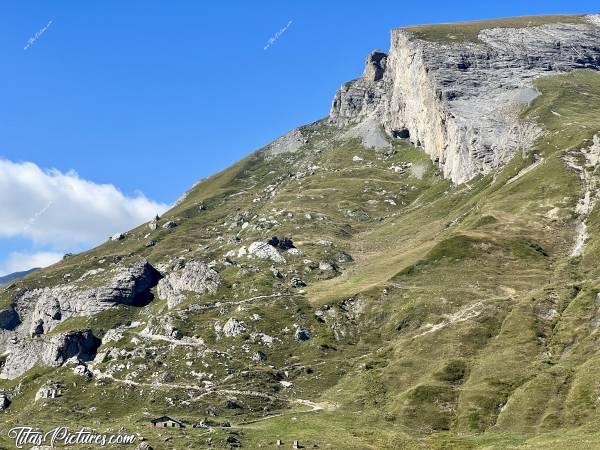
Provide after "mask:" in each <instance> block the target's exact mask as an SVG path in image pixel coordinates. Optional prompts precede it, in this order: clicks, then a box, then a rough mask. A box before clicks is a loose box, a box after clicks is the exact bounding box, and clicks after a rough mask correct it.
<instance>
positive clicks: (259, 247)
mask: <svg viewBox="0 0 600 450" xmlns="http://www.w3.org/2000/svg"><path fill="white" fill-rule="evenodd" d="M248 255H249V256H250V257H255V258H258V259H270V260H271V261H273V262H275V263H279V264H282V263H285V258H284V257H283V256H281V255H280V254H279V252H278V251H277V249H276V248H275V247H273V246H272V245H269V244H267V243H265V242H253V243H252V244H250V246H249V247H248Z"/></svg>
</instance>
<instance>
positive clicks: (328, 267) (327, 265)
mask: <svg viewBox="0 0 600 450" xmlns="http://www.w3.org/2000/svg"><path fill="white" fill-rule="evenodd" d="M319 270H322V271H324V272H335V271H336V270H337V267H336V266H335V264H334V263H332V262H330V261H320V262H319Z"/></svg>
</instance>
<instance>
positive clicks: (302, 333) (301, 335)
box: [294, 327, 312, 342]
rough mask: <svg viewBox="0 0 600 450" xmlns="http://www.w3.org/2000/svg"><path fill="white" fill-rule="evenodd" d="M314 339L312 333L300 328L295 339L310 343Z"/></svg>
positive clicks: (295, 334) (297, 329)
mask: <svg viewBox="0 0 600 450" xmlns="http://www.w3.org/2000/svg"><path fill="white" fill-rule="evenodd" d="M311 337H312V333H311V332H310V330H308V329H307V328H303V327H298V328H296V333H294V339H296V340H297V341H298V342H304V341H308V340H309V339H310V338H311Z"/></svg>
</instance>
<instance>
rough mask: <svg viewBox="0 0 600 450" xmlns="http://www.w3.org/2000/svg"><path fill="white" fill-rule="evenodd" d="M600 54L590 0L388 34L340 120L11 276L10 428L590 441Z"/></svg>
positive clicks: (598, 418)
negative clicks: (141, 219) (94, 244)
mask: <svg viewBox="0 0 600 450" xmlns="http://www.w3.org/2000/svg"><path fill="white" fill-rule="evenodd" d="M599 68H600V16H596V15H591V16H590V15H588V16H544V17H527V18H514V19H502V20H498V21H486V22H469V23H465V24H445V25H424V26H416V27H409V28H403V29H398V30H393V31H392V35H391V46H390V50H389V52H388V53H384V52H381V51H375V52H373V53H371V54H370V55H369V56H368V58H367V61H366V66H365V70H364V73H363V74H362V76H361V77H360V78H358V79H355V80H353V81H350V82H348V83H345V84H344V85H342V87H341V88H340V89H339V90H338V92H337V93H336V95H335V97H334V100H333V104H332V108H331V113H330V115H329V116H328V117H327V118H324V119H322V120H319V121H316V122H314V123H312V124H308V125H305V126H301V127H299V128H297V129H295V130H292V131H291V132H290V133H288V134H286V135H285V136H282V137H281V138H279V139H277V140H276V141H275V142H273V143H272V144H270V145H268V146H266V147H265V148H263V149H260V150H258V151H256V152H254V153H252V154H251V155H249V156H248V157H246V158H245V159H243V160H242V161H240V162H238V163H237V164H235V165H234V166H232V167H230V168H228V169H226V170H225V171H223V172H221V173H219V174H216V175H214V176H212V177H210V178H207V179H205V180H202V181H201V182H199V183H198V184H196V185H195V186H194V187H193V188H192V189H191V190H190V191H189V192H187V193H186V194H185V195H184V196H183V197H182V199H181V200H180V201H179V202H178V204H177V205H176V206H175V207H174V208H173V209H172V210H170V211H168V212H167V213H166V214H165V215H164V216H163V217H161V218H157V219H156V220H153V221H151V222H149V223H145V224H142V225H140V226H139V227H137V228H135V229H133V230H130V231H127V232H124V233H122V234H118V235H115V236H113V238H111V240H109V241H108V242H106V243H104V244H103V245H101V246H99V247H98V248H95V249H93V250H90V251H88V252H85V253H81V254H78V255H73V256H69V257H67V258H65V259H64V260H63V261H62V262H61V263H59V264H56V265H54V266H52V267H50V268H47V269H44V270H41V271H39V272H36V273H34V274H32V275H30V276H29V277H27V278H25V279H21V280H19V281H17V282H15V283H13V284H11V285H10V286H8V287H4V288H3V289H0V354H2V355H3V356H2V368H1V372H0V376H1V377H2V380H0V389H2V391H3V395H0V405H1V407H2V408H3V409H4V413H3V422H4V425H5V427H6V429H10V428H11V427H12V426H16V425H17V424H21V425H22V424H27V425H31V426H35V427H39V428H40V429H42V430H49V429H52V428H54V427H56V426H63V425H68V426H69V427H70V428H71V429H72V430H75V431H76V430H79V428H80V427H83V426H86V427H91V428H93V429H95V430H96V431H97V432H100V433H109V434H113V433H115V430H122V432H123V433H139V434H140V435H142V436H143V437H144V438H145V441H144V442H142V443H140V442H139V440H138V442H137V443H139V446H138V448H139V449H143V448H146V449H147V448H155V449H166V448H169V449H171V448H177V449H184V448H207V447H211V448H233V447H236V446H238V444H239V445H242V446H243V447H244V448H252V449H254V448H268V447H272V446H275V444H276V441H277V440H281V441H282V442H283V445H284V446H285V447H287V448H289V447H290V446H291V445H292V442H293V441H294V440H298V441H299V443H300V445H302V446H304V447H305V448H316V447H314V446H318V447H319V448H340V449H342V448H343V449H364V448H377V449H385V448H389V449H399V448H406V449H442V448H465V449H467V448H469V449H470V448H486V449H506V448H561V449H562V448H565V449H566V448H573V449H576V448H577V449H578V448H596V447H600V433H599V432H598V431H597V429H598V426H597V425H598V423H599V422H600V407H599V403H598V402H599V400H598V399H599V398H600V391H599V389H600V388H599V386H600V370H597V368H598V366H600V350H599V348H600V347H599V345H598V342H599V341H598V340H599V339H600V334H599V333H598V326H599V324H600V295H599V294H600V268H599V266H598V264H597V261H598V259H599V257H600V239H599V237H600V215H599V213H598V209H597V208H596V207H595V206H596V203H597V200H598V196H599V192H598V187H599V182H598V180H599V179H600V178H599V174H598V173H597V172H598V164H599V161H600V113H598V104H599V101H600V74H599V73H598V69H599ZM597 365H598V366H597ZM162 416H168V417H171V418H174V419H177V420H179V421H181V422H182V423H183V424H186V425H187V426H186V427H185V428H178V427H177V428H169V429H164V428H156V427H151V426H149V425H150V423H151V422H150V421H151V420H153V419H156V418H161V417H162ZM173 424H176V422H173ZM193 424H196V425H198V426H199V427H200V428H193V427H192V426H191V425H193ZM0 441H1V442H2V444H1V445H3V446H7V447H9V448H12V447H13V446H14V442H13V441H11V439H9V438H8V437H7V436H6V434H5V433H2V435H0Z"/></svg>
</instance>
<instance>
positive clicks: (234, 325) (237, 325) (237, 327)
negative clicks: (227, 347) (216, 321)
mask: <svg viewBox="0 0 600 450" xmlns="http://www.w3.org/2000/svg"><path fill="white" fill-rule="evenodd" d="M244 331H246V324H245V323H244V322H242V321H240V320H237V319H236V318H234V317H231V318H230V319H229V320H228V321H227V322H225V325H223V334H224V335H225V336H227V337H235V336H239V335H240V334H242V333H243V332H244Z"/></svg>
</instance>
